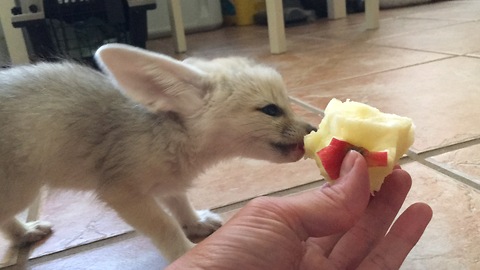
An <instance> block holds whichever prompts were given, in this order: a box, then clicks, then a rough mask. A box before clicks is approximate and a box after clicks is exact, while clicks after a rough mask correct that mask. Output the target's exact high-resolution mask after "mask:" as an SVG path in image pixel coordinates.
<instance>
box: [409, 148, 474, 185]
mask: <svg viewBox="0 0 480 270" xmlns="http://www.w3.org/2000/svg"><path fill="white" fill-rule="evenodd" d="M409 157H410V158H411V159H412V160H413V161H416V162H418V163H420V164H422V165H424V166H427V167H428V168H430V169H432V170H435V171H437V172H439V173H441V174H444V175H446V176H448V177H450V178H452V179H454V180H456V181H458V182H461V183H463V184H465V185H468V186H470V187H472V188H474V189H476V190H480V184H479V183H477V182H475V181H473V180H471V179H469V177H468V176H467V175H464V174H463V173H461V172H458V171H456V170H452V169H447V168H445V167H443V166H442V165H440V163H438V162H435V161H432V160H428V159H426V158H421V157H419V156H417V155H416V154H412V156H409Z"/></svg>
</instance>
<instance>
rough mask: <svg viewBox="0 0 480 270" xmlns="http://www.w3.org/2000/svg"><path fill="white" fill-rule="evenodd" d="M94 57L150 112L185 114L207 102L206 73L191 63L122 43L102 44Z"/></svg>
mask: <svg viewBox="0 0 480 270" xmlns="http://www.w3.org/2000/svg"><path fill="white" fill-rule="evenodd" d="M95 60H96V61H97V63H98V65H99V66H100V68H101V69H102V70H103V71H104V72H105V73H106V74H107V75H108V76H109V77H110V78H111V79H112V81H113V82H114V84H116V85H117V86H118V87H119V88H120V90H122V91H123V92H124V94H125V95H126V96H127V97H130V98H131V99H132V100H134V101H136V102H138V103H140V104H142V105H144V106H145V107H146V108H148V109H149V110H150V111H153V112H158V111H174V112H177V113H179V114H181V115H184V116H185V115H191V114H192V113H194V112H195V111H197V110H198V109H200V108H201V107H202V105H203V104H204V100H203V97H204V96H205V94H206V91H207V89H208V84H207V79H206V73H205V72H203V71H201V70H199V69H197V68H195V67H193V66H191V65H188V64H185V63H183V62H180V61H178V60H175V59H173V58H171V57H168V56H165V55H161V54H158V53H153V52H149V51H147V50H143V49H139V48H135V47H132V46H129V45H122V44H108V45H104V46H102V47H100V48H99V49H98V50H97V52H96V53H95Z"/></svg>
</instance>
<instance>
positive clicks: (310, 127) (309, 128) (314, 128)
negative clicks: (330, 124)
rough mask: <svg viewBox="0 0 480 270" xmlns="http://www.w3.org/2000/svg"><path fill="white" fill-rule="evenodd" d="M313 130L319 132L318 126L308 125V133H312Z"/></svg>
mask: <svg viewBox="0 0 480 270" xmlns="http://www.w3.org/2000/svg"><path fill="white" fill-rule="evenodd" d="M312 131H315V132H317V128H316V127H314V126H312V125H307V134H310V132H312Z"/></svg>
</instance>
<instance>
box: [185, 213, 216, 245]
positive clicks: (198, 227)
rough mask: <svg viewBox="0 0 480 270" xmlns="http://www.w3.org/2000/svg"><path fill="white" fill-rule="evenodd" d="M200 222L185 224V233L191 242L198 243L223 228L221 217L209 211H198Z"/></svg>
mask: <svg viewBox="0 0 480 270" xmlns="http://www.w3.org/2000/svg"><path fill="white" fill-rule="evenodd" d="M196 213H197V215H198V220H197V221H196V222H194V223H191V224H184V225H183V226H182V228H183V231H184V232H185V234H186V235H187V237H188V239H190V241H192V242H194V243H197V242H200V241H201V240H203V239H204V238H205V237H207V236H209V235H210V234H212V233H214V232H215V231H216V230H217V229H218V228H220V227H221V226H222V219H221V218H220V216H219V215H217V214H215V213H213V212H211V211H209V210H197V211H196Z"/></svg>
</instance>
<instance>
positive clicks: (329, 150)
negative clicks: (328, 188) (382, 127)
mask: <svg viewBox="0 0 480 270" xmlns="http://www.w3.org/2000/svg"><path fill="white" fill-rule="evenodd" d="M350 150H355V151H357V152H359V153H360V154H362V155H363V157H365V160H366V162H367V165H368V167H386V166H387V165H388V152H387V151H382V152H370V151H368V150H367V149H365V148H362V147H358V146H354V145H353V144H350V143H348V142H346V141H342V140H339V139H337V138H332V140H331V141H330V144H329V145H328V146H327V147H325V148H323V149H321V150H320V151H318V152H317V155H318V158H319V159H320V161H321V162H322V166H323V168H324V169H325V171H326V173H327V174H328V176H329V177H330V179H331V180H336V179H338V177H340V168H341V167H342V162H343V159H344V158H345V156H346V155H347V153H348V151H350Z"/></svg>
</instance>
